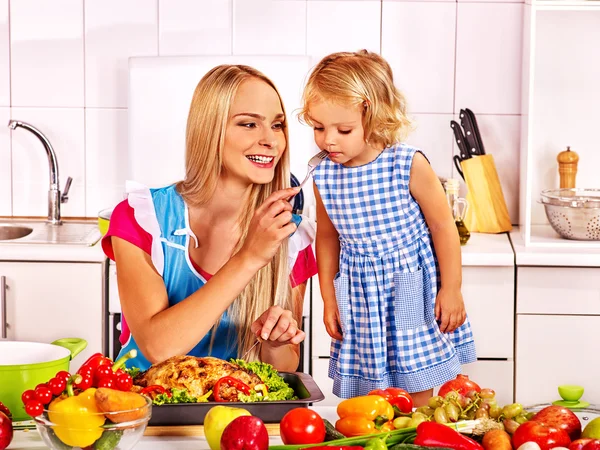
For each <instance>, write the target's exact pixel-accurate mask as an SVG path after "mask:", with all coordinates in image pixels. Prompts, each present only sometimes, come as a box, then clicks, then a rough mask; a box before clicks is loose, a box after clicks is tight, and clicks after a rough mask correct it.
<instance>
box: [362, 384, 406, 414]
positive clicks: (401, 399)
mask: <svg viewBox="0 0 600 450" xmlns="http://www.w3.org/2000/svg"><path fill="white" fill-rule="evenodd" d="M369 395H380V396H381V397H383V398H385V399H386V400H387V401H388V402H389V403H390V404H391V405H392V406H396V407H397V408H398V409H399V410H400V411H402V412H403V413H405V414H408V413H411V412H412V409H413V399H412V397H411V396H410V394H409V393H408V392H406V391H405V390H404V389H400V388H394V387H390V388H387V389H375V390H374V391H371V392H369Z"/></svg>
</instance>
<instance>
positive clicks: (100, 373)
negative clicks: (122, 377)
mask: <svg viewBox="0 0 600 450" xmlns="http://www.w3.org/2000/svg"><path fill="white" fill-rule="evenodd" d="M114 376H115V373H114V372H113V371H112V367H111V366H108V365H106V366H100V367H98V368H97V369H96V373H95V374H94V381H95V382H96V383H98V382H99V381H100V380H101V379H103V378H114Z"/></svg>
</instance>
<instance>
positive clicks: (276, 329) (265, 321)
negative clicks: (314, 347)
mask: <svg viewBox="0 0 600 450" xmlns="http://www.w3.org/2000/svg"><path fill="white" fill-rule="evenodd" d="M250 329H251V330H252V333H254V334H255V335H256V336H257V337H258V338H259V339H262V340H263V344H267V345H270V346H271V347H281V346H282V345H288V344H294V345H298V344H300V342H302V341H303V340H304V338H305V337H306V334H305V333H304V331H302V330H301V329H300V328H298V322H296V320H295V319H294V317H293V315H292V312H291V311H289V310H287V309H283V308H282V307H281V306H271V307H270V308H269V309H267V310H266V311H265V312H264V313H262V314H261V316H260V317H259V318H258V319H256V320H255V321H254V322H253V323H252V325H251V326H250Z"/></svg>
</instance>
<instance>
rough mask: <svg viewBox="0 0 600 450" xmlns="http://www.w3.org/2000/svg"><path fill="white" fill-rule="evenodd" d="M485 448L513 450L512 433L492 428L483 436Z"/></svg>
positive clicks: (486, 449) (487, 449) (489, 449)
mask: <svg viewBox="0 0 600 450" xmlns="http://www.w3.org/2000/svg"><path fill="white" fill-rule="evenodd" d="M481 443H482V444H483V448H484V449H485V450H512V444H511V441H510V435H509V434H508V433H507V432H506V431H504V430H490V431H488V432H487V433H485V435H484V436H483V441H482V442H481Z"/></svg>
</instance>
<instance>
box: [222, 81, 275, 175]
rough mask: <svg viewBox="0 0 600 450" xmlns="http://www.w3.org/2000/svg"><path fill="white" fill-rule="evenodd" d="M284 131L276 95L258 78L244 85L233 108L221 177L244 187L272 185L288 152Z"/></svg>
mask: <svg viewBox="0 0 600 450" xmlns="http://www.w3.org/2000/svg"><path fill="white" fill-rule="evenodd" d="M284 129H285V116H284V112H283V108H282V106H281V101H280V100H279V96H278V95H277V92H275V90H274V89H273V88H272V87H271V86H269V85H268V84H267V83H265V82H264V81H262V80H259V79H258V78H250V79H248V80H246V81H244V82H243V83H242V84H241V85H240V86H239V88H238V91H237V93H236V95H235V97H234V99H233V101H232V104H231V110H230V114H229V119H228V123H227V129H226V132H225V144H224V148H223V172H222V177H225V178H226V179H228V180H229V179H236V180H239V181H240V182H241V183H243V184H244V185H249V184H266V183H270V182H271V181H272V180H273V177H274V175H275V166H276V165H277V163H278V162H279V159H280V158H281V156H282V155H283V152H284V151H285V150H286V145H287V142H286V137H285V132H284Z"/></svg>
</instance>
